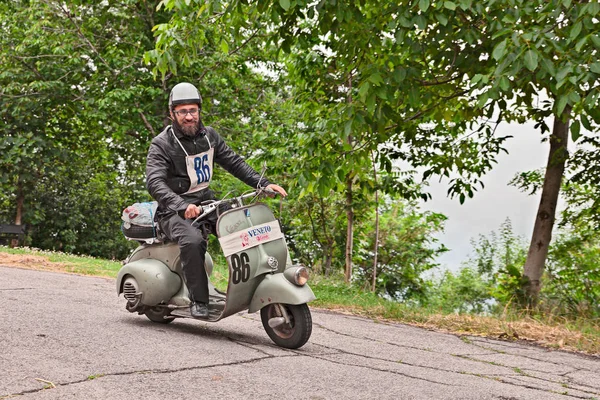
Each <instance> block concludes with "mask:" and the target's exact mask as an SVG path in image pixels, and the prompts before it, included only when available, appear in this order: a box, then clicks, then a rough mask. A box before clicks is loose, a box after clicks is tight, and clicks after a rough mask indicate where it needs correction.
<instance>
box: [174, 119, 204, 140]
mask: <svg viewBox="0 0 600 400" xmlns="http://www.w3.org/2000/svg"><path fill="white" fill-rule="evenodd" d="M173 126H175V128H176V129H177V130H178V131H179V132H181V133H183V134H184V135H185V136H190V137H194V136H196V135H197V134H198V133H200V130H201V129H202V124H201V123H200V119H198V121H196V123H195V124H193V125H185V126H184V125H181V124H180V123H179V122H178V121H177V120H176V119H175V120H173Z"/></svg>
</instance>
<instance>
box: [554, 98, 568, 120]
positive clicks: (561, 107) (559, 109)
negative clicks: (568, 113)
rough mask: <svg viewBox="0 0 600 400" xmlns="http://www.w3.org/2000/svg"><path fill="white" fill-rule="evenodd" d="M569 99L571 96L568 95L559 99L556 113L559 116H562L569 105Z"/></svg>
mask: <svg viewBox="0 0 600 400" xmlns="http://www.w3.org/2000/svg"><path fill="white" fill-rule="evenodd" d="M568 100H569V98H568V97H567V96H561V97H560V98H559V99H558V101H557V102H556V111H555V114H556V115H557V116H561V115H562V113H563V111H564V110H565V107H566V106H567V101H568Z"/></svg>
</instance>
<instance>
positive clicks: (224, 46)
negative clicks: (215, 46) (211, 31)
mask: <svg viewBox="0 0 600 400" xmlns="http://www.w3.org/2000/svg"><path fill="white" fill-rule="evenodd" d="M221 51H222V52H223V53H229V44H228V43H227V41H226V40H225V39H223V40H221Z"/></svg>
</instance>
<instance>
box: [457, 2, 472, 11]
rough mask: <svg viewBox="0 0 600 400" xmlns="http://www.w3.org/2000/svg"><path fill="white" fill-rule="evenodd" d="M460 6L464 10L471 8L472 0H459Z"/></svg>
mask: <svg viewBox="0 0 600 400" xmlns="http://www.w3.org/2000/svg"><path fill="white" fill-rule="evenodd" d="M459 2H460V8H462V9H463V10H464V11H467V10H468V9H470V8H471V4H472V3H473V0H460V1H459Z"/></svg>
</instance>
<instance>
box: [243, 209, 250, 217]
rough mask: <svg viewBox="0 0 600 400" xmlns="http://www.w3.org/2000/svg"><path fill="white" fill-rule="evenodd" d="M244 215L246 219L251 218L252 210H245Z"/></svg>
mask: <svg viewBox="0 0 600 400" xmlns="http://www.w3.org/2000/svg"><path fill="white" fill-rule="evenodd" d="M244 215H245V216H246V217H249V216H250V209H249V208H246V209H245V210H244Z"/></svg>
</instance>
